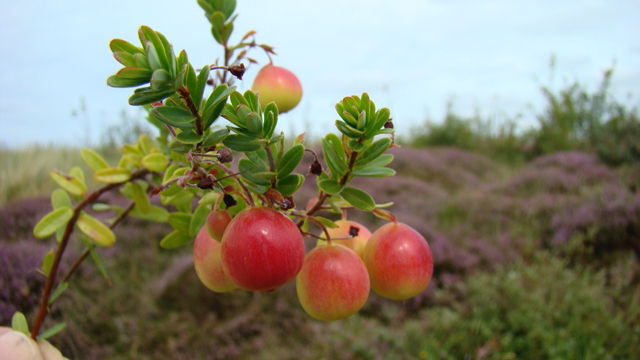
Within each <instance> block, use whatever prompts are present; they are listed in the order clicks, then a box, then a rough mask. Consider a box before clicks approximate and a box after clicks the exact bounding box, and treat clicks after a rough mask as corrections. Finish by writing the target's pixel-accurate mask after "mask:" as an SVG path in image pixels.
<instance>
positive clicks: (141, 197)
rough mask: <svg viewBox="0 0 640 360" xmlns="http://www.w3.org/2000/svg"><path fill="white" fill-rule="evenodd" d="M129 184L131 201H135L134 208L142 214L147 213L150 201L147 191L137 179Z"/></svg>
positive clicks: (149, 208)
mask: <svg viewBox="0 0 640 360" xmlns="http://www.w3.org/2000/svg"><path fill="white" fill-rule="evenodd" d="M130 184H131V195H132V197H133V201H134V202H135V203H136V208H137V209H138V211H140V212H141V213H143V214H146V213H148V212H149V210H151V203H150V202H149V198H148V197H147V193H146V192H145V191H144V189H143V188H142V186H140V184H139V183H138V182H137V181H132V182H130Z"/></svg>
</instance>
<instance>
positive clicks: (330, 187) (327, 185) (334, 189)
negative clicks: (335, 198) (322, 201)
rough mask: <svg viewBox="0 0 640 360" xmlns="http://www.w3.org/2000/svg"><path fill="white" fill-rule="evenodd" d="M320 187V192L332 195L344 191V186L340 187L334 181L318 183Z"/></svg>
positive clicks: (326, 180)
mask: <svg viewBox="0 0 640 360" xmlns="http://www.w3.org/2000/svg"><path fill="white" fill-rule="evenodd" d="M318 187H319V188H320V190H322V191H324V192H326V193H327V194H330V195H338V194H340V192H341V191H342V189H344V185H340V183H338V181H336V180H334V179H323V180H320V181H318Z"/></svg>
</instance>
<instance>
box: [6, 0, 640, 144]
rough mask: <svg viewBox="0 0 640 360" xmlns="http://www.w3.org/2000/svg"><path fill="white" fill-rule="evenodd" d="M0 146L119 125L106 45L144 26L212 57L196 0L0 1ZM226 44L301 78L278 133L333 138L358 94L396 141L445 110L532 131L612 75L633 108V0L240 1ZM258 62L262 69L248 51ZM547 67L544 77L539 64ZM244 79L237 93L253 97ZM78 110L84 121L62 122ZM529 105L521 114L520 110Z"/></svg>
mask: <svg viewBox="0 0 640 360" xmlns="http://www.w3.org/2000/svg"><path fill="white" fill-rule="evenodd" d="M0 6H1V7H2V11H1V12H0V55H1V57H0V80H1V81H0V125H1V126H2V131H1V132H0V146H9V147H17V146H25V145H28V144H32V143H36V142H38V143H49V142H53V143H56V144H70V145H84V144H86V143H91V142H93V143H96V142H97V141H98V140H99V136H100V134H101V133H102V132H103V131H104V129H105V128H106V127H107V126H109V125H113V124H117V123H119V122H120V119H121V117H120V113H121V112H122V111H123V110H124V111H127V112H128V113H129V114H131V115H133V116H140V114H139V112H138V111H139V110H137V109H136V108H133V107H130V106H129V105H127V98H128V97H129V95H130V94H131V90H132V89H114V88H110V87H108V86H106V78H107V77H108V76H109V75H111V74H113V73H114V72H115V71H117V70H118V69H119V64H118V63H117V62H116V61H115V60H114V59H113V57H112V56H111V52H110V50H109V48H108V43H109V41H110V40H111V39H112V38H121V39H125V40H128V41H131V42H133V43H136V44H137V34H136V31H137V29H138V27H139V26H140V25H143V24H144V25H149V26H151V27H152V28H154V29H155V30H157V31H160V32H162V33H163V34H164V35H165V36H166V37H167V38H168V39H169V41H170V42H172V43H173V45H174V49H175V50H176V52H177V51H179V50H181V49H186V51H187V53H188V55H189V59H190V60H191V62H192V63H193V64H194V65H195V66H201V65H204V64H210V63H213V62H214V61H215V59H216V58H217V57H219V56H220V55H221V52H220V48H219V47H218V46H217V44H216V43H215V41H214V40H213V39H212V37H211V35H210V32H209V23H208V21H207V20H206V19H205V18H204V16H203V11H202V10H201V9H200V7H199V6H198V5H197V3H196V1H195V0H193V1H190V0H182V1H176V0H174V1H169V0H131V1H124V0H110V1H102V2H95V1H86V0H59V1H43V0H31V1H17V0H0ZM236 11H237V12H238V13H239V14H240V15H239V17H238V19H237V21H236V29H235V32H234V35H233V36H232V41H233V42H237V41H238V40H239V39H240V37H241V36H242V35H244V33H246V32H247V31H248V30H250V29H253V30H256V31H257V32H258V34H257V41H258V42H259V43H267V44H269V45H272V46H274V47H275V50H276V52H277V53H278V56H276V57H275V58H274V62H275V64H276V65H281V66H285V67H287V68H289V69H291V70H292V71H294V72H295V73H296V74H297V75H298V76H299V78H300V80H301V82H302V84H303V88H304V95H303V98H302V102H301V103H300V105H299V106H298V108H296V109H295V110H293V111H291V112H290V113H288V114H286V115H284V116H282V117H281V124H280V129H282V130H284V131H285V132H287V133H289V132H291V131H296V132H300V131H304V130H310V132H311V133H312V134H315V135H320V134H321V133H325V132H328V131H333V130H332V129H333V122H334V121H335V119H336V118H337V115H336V114H335V111H334V109H333V106H334V104H335V103H336V102H337V101H338V100H340V99H341V98H342V97H344V96H347V95H352V94H358V95H359V94H361V93H362V92H368V93H369V94H370V95H371V98H372V100H374V101H375V102H376V105H378V107H381V106H386V107H389V108H390V109H391V113H392V117H393V118H394V122H395V124H396V128H398V131H399V132H400V133H401V134H402V133H405V134H406V133H408V132H409V131H410V130H411V129H414V128H415V127H419V126H420V125H422V124H423V123H424V121H425V119H427V118H431V119H432V120H434V121H440V120H441V119H442V116H443V114H444V112H445V109H446V104H447V102H448V101H450V100H452V101H453V108H454V110H455V111H456V112H458V113H460V114H463V115H470V114H472V113H473V112H474V111H475V110H476V109H479V110H480V112H481V113H482V114H484V115H485V116H489V115H496V114H498V115H500V116H507V117H514V116H515V115H516V114H518V113H522V114H523V117H522V119H521V124H520V126H521V128H523V129H524V128H526V127H528V126H531V124H533V123H534V112H535V111H536V110H537V111H540V110H541V107H542V103H543V98H542V95H541V93H540V90H539V88H540V86H542V85H552V87H554V88H556V89H558V88H561V87H562V86H563V85H566V83H567V81H569V82H572V81H574V80H579V81H580V82H581V83H583V84H584V85H585V86H587V87H588V88H590V89H595V88H596V87H597V85H598V84H599V82H600V80H601V78H602V72H603V71H604V70H605V69H607V68H609V67H611V66H612V65H614V64H615V73H614V78H613V90H614V93H615V94H616V95H617V97H618V98H619V99H625V98H626V96H627V94H629V93H631V94H633V97H632V99H631V100H630V101H631V103H633V104H639V103H640V102H639V101H638V99H640V25H639V24H640V1H637V0H564V1H551V0H520V1H514V0H446V1H445V0H431V1H430V0H414V1H410V0H396V1H379V0H368V1H359V0H358V1H344V0H341V1H338V0H325V1H313V2H304V1H294V0H271V1H263V0H238V7H237V9H236ZM251 56H253V57H255V58H256V59H258V60H259V61H260V62H261V63H263V64H264V63H266V62H267V58H266V57H265V56H264V55H263V54H262V53H260V52H259V51H255V52H253V53H251ZM552 56H555V59H556V71H555V76H554V78H553V79H551V76H550V75H551V72H550V70H549V60H550V58H551V57H552ZM258 69H259V67H252V68H250V70H249V72H248V73H247V74H246V76H245V80H244V81H243V82H239V83H238V85H239V88H240V90H242V91H244V90H246V89H248V88H250V86H251V82H252V81H253V77H254V76H255V73H256V72H257V70H258ZM82 102H84V104H85V106H86V115H80V116H73V113H74V112H76V113H77V111H78V110H79V109H80V108H81V103H82ZM530 108H533V110H531V109H530Z"/></svg>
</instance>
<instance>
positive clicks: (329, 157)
mask: <svg viewBox="0 0 640 360" xmlns="http://www.w3.org/2000/svg"><path fill="white" fill-rule="evenodd" d="M322 153H323V155H324V158H325V161H326V162H327V165H328V166H329V171H331V175H332V176H333V178H334V179H339V178H340V177H342V174H344V173H345V172H346V171H347V164H345V163H344V162H343V161H342V159H341V158H340V157H339V156H338V155H337V154H336V151H335V149H334V148H333V146H332V145H331V143H329V141H327V140H326V139H322Z"/></svg>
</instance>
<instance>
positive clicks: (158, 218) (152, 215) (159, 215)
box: [129, 187, 180, 222]
mask: <svg viewBox="0 0 640 360" xmlns="http://www.w3.org/2000/svg"><path fill="white" fill-rule="evenodd" d="M178 189H180V188H179V187H178ZM129 216H133V217H135V218H138V219H143V220H148V221H154V222H167V220H168V218H169V212H168V211H167V209H165V208H163V207H160V206H156V205H151V207H150V208H149V211H148V212H146V213H144V214H143V213H142V212H140V211H138V210H137V209H136V208H134V209H133V210H131V212H130V213H129Z"/></svg>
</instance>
